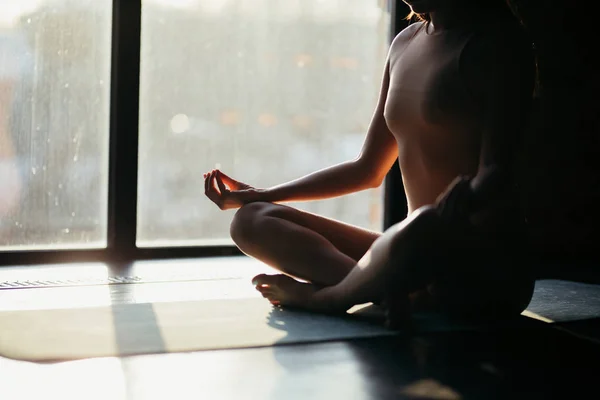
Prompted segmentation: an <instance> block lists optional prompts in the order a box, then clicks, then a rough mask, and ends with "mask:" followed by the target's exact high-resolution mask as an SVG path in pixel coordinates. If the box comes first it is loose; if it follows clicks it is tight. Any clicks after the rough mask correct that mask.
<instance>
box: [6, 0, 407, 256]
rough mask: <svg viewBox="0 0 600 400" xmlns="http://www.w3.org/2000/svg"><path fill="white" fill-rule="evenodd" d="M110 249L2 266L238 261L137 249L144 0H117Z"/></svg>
mask: <svg viewBox="0 0 600 400" xmlns="http://www.w3.org/2000/svg"><path fill="white" fill-rule="evenodd" d="M112 5H113V10H112V32H111V38H112V44H111V92H110V125H109V126H110V132H109V141H110V142H109V174H108V176H109V181H108V221H107V223H108V228H107V246H106V247H105V248H102V249H60V250H58V249H57V250H30V249H28V250H10V251H2V250H0V267H2V266H15V265H32V264H55V263H66V262H106V263H111V264H113V265H115V264H117V265H118V264H121V265H124V266H125V265H127V264H129V263H131V262H134V261H138V260H149V259H167V258H173V259H176V258H196V257H216V256H239V255H243V253H242V252H241V251H240V250H239V249H237V248H236V247H235V246H233V245H212V246H193V247H155V248H151V247H150V248H145V247H144V248H139V247H137V246H136V229H137V189H138V151H139V150H138V149H139V146H138V145H139V126H138V125H139V104H140V99H139V94H140V61H141V60H140V49H141V23H142V18H141V16H142V0H113V2H112ZM389 5H390V12H391V27H390V28H391V29H390V37H389V40H390V42H391V40H392V39H393V38H394V37H395V36H396V35H397V34H398V32H400V31H401V30H402V29H404V28H405V27H406V26H407V25H408V21H406V19H405V16H406V15H407V14H408V11H409V9H408V6H406V4H405V3H403V2H402V1H398V0H389ZM383 207H384V215H383V227H384V229H387V228H389V227H390V226H391V225H393V224H394V223H397V222H399V221H400V220H402V219H403V218H404V217H405V216H406V214H407V204H406V197H405V195H404V188H403V185H402V178H401V175H400V170H399V168H397V167H396V165H395V166H394V167H393V168H392V169H391V170H390V172H389V173H388V175H387V177H386V179H385V183H384V199H383Z"/></svg>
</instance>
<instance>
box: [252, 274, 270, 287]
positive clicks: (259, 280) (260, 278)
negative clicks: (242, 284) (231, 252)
mask: <svg viewBox="0 0 600 400" xmlns="http://www.w3.org/2000/svg"><path fill="white" fill-rule="evenodd" d="M272 277H273V275H267V274H259V275H256V276H255V277H254V278H252V284H253V285H254V286H260V285H266V284H268V283H269V282H270V281H271V280H272V279H271V278H272Z"/></svg>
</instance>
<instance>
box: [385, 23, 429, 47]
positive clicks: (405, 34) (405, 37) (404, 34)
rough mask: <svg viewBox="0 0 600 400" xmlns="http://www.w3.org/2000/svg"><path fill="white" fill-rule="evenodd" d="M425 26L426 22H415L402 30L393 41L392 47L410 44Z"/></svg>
mask: <svg viewBox="0 0 600 400" xmlns="http://www.w3.org/2000/svg"><path fill="white" fill-rule="evenodd" d="M424 26H425V22H422V21H419V22H413V23H411V24H410V25H408V26H407V27H406V28H404V29H402V30H401V31H400V32H399V33H398V34H397V35H396V37H395V38H394V40H392V47H394V46H399V45H404V44H406V43H408V42H409V41H410V40H411V39H412V38H413V37H414V36H415V35H416V34H417V32H419V30H421V29H422V28H423V27H424Z"/></svg>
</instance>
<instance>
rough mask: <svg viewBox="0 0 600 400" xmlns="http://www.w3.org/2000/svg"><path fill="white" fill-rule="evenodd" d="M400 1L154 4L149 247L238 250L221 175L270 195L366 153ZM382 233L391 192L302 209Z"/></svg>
mask: <svg viewBox="0 0 600 400" xmlns="http://www.w3.org/2000/svg"><path fill="white" fill-rule="evenodd" d="M388 6H389V3H388V1H382V0H285V1H281V0H178V1H171V0H145V1H144V2H143V14H142V17H143V21H142V65H141V100H140V164H139V165H140V171H139V197H138V245H139V246H161V245H166V244H168V245H189V244H211V243H215V242H225V243H227V242H229V243H231V242H230V241H229V223H230V221H231V218H232V216H233V213H234V211H226V212H223V211H220V210H219V209H218V208H217V207H216V206H215V205H214V204H212V203H211V202H210V201H209V200H208V199H207V198H205V197H204V187H203V179H202V173H203V172H205V171H208V170H210V169H212V168H215V167H218V168H221V169H222V170H223V171H224V172H225V173H227V174H228V175H230V176H232V177H234V178H236V179H238V180H240V181H243V182H245V183H248V184H250V185H252V186H255V187H268V186H271V185H275V184H279V183H282V182H285V181H287V180H290V179H293V178H297V177H299V176H302V175H304V174H306V173H309V172H313V171H315V170H316V169H319V168H322V167H326V166H329V165H332V164H334V163H338V162H341V161H345V160H348V159H352V158H354V157H356V155H357V154H358V153H359V151H360V148H361V145H362V142H363V139H364V135H365V132H366V129H367V126H368V123H369V121H370V118H371V116H372V113H373V110H374V107H375V103H376V100H377V95H378V92H379V86H380V82H381V74H382V71H383V65H384V62H385V56H386V53H387V48H388V44H389V28H390V17H389V11H388ZM291 205H292V206H296V207H299V208H301V209H304V210H308V211H310V212H314V213H319V214H321V215H325V216H328V217H332V218H336V219H339V220H342V221H345V222H348V223H352V224H357V225H360V226H362V227H367V228H371V229H377V230H379V229H381V227H382V195H381V189H376V190H369V191H365V192H361V193H357V194H353V195H350V196H347V197H341V198H338V199H331V200H326V201H319V202H314V203H313V202H308V203H300V204H291Z"/></svg>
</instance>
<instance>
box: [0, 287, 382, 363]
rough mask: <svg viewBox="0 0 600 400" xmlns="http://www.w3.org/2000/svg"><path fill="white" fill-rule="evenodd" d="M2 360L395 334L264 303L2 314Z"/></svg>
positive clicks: (356, 321) (360, 322)
mask: <svg viewBox="0 0 600 400" xmlns="http://www.w3.org/2000/svg"><path fill="white" fill-rule="evenodd" d="M0 326H1V327H2V329H0V355H2V356H4V357H9V358H13V359H20V360H29V361H60V360H71V359H79V358H88V357H102V356H127V355H135V354H148V353H165V352H182V351H196V350H208V349H224V348H243V347H257V346H271V345H277V344H286V343H302V342H314V341H326V340H334V339H349V338H360V337H372V336H380V335H392V334H394V333H393V332H392V331H389V330H387V329H385V328H384V327H383V326H382V325H381V324H376V323H372V322H368V321H365V320H361V319H360V318H352V317H333V316H327V315H319V314H314V313H307V312H301V311H296V310H283V309H279V308H274V307H273V306H271V305H270V304H269V303H268V302H267V301H265V300H264V299H262V298H249V299H225V300H204V301H189V302H158V303H140V304H118V305H113V306H104V307H92V308H71V309H50V310H21V311H3V312H0Z"/></svg>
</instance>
